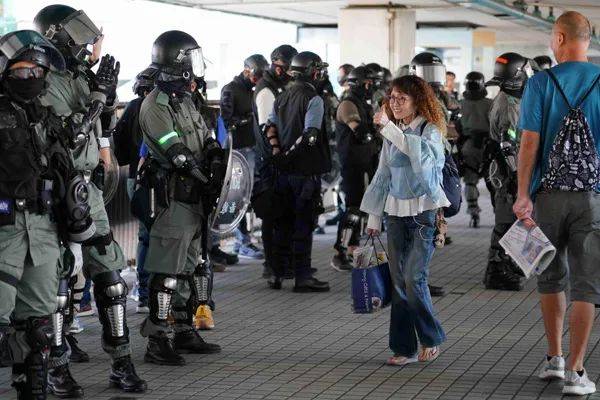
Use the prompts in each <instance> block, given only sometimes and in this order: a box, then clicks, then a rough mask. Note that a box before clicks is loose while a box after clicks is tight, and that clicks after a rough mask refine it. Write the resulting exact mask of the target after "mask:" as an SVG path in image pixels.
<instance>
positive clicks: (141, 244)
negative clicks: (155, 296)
mask: <svg viewBox="0 0 600 400" xmlns="http://www.w3.org/2000/svg"><path fill="white" fill-rule="evenodd" d="M134 188H135V179H132V178H129V179H127V194H128V195H129V198H130V199H131V198H132V197H133V190H134ZM149 244H150V232H148V230H147V229H146V225H144V224H143V223H142V222H141V221H140V223H139V228H138V245H137V252H136V265H137V268H136V270H137V276H138V296H139V300H138V301H139V302H140V303H147V302H148V280H149V279H150V273H149V272H148V271H146V269H145V268H144V265H145V264H146V253H148V245H149Z"/></svg>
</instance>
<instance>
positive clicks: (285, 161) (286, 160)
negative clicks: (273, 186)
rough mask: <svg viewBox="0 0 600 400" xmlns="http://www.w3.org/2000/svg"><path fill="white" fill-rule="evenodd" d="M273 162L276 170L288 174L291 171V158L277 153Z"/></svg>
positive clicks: (272, 159)
mask: <svg viewBox="0 0 600 400" xmlns="http://www.w3.org/2000/svg"><path fill="white" fill-rule="evenodd" d="M271 161H272V162H273V165H274V166H275V168H276V169H277V170H279V171H281V172H286V171H288V170H289V169H290V167H291V165H292V160H291V159H290V157H289V156H288V155H286V154H284V153H277V154H275V155H274V156H273V157H272V158H271Z"/></svg>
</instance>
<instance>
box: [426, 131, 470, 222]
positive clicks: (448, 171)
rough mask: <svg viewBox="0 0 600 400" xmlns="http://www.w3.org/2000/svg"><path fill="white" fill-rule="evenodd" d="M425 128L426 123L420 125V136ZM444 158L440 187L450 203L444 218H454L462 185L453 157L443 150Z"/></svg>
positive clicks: (458, 206)
mask: <svg viewBox="0 0 600 400" xmlns="http://www.w3.org/2000/svg"><path fill="white" fill-rule="evenodd" d="M426 126H427V121H425V122H423V123H422V124H421V135H423V131H424V130H425V127H426ZM444 156H445V158H446V160H445V162H444V168H443V169H442V174H443V181H442V187H443V189H444V193H445V194H446V197H447V198H448V201H449V202H450V205H449V206H448V207H444V217H445V218H450V217H454V216H455V215H456V214H458V213H459V211H460V206H461V205H462V185H461V183H460V174H459V173H458V167H457V166H456V162H455V161H454V157H452V154H450V152H449V151H447V150H446V149H444Z"/></svg>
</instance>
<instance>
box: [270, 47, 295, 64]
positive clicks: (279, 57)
mask: <svg viewBox="0 0 600 400" xmlns="http://www.w3.org/2000/svg"><path fill="white" fill-rule="evenodd" d="M297 54H298V50H296V49H295V48H294V47H293V46H290V45H289V44H282V45H281V46H279V47H277V48H275V50H273V52H271V63H275V61H281V62H283V64H284V66H285V69H286V70H287V69H289V67H290V65H291V64H292V58H294V57H295V56H296V55H297Z"/></svg>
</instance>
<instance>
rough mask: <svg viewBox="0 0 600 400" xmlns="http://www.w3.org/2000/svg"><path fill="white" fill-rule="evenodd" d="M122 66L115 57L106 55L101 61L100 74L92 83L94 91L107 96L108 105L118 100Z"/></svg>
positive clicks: (98, 73)
mask: <svg viewBox="0 0 600 400" xmlns="http://www.w3.org/2000/svg"><path fill="white" fill-rule="evenodd" d="M120 70H121V64H120V63H119V62H118V61H115V58H114V57H113V56H110V55H108V54H106V55H105V56H104V57H102V60H101V61H100V66H98V72H96V75H95V77H94V80H93V82H92V89H93V90H94V91H97V92H100V93H102V94H104V95H105V96H106V98H107V99H108V100H107V103H112V101H114V99H115V98H116V92H117V83H118V82H119V71H120Z"/></svg>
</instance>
